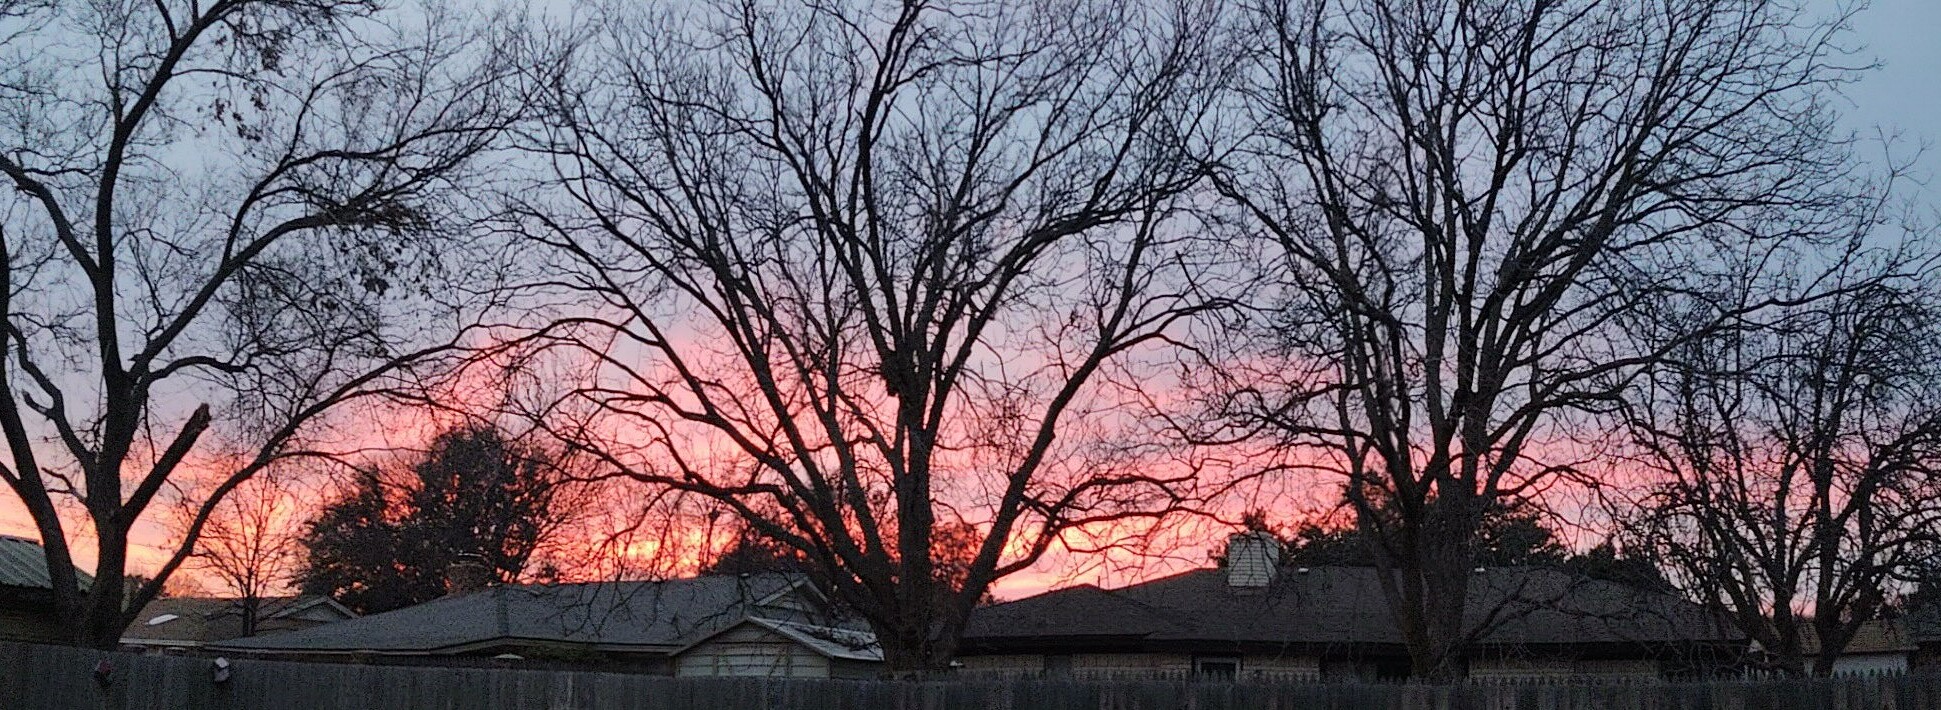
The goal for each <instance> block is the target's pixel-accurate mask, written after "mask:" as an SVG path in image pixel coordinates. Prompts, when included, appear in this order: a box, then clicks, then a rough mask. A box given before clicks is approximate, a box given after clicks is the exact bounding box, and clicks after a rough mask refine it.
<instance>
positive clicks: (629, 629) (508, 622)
mask: <svg viewBox="0 0 1941 710" xmlns="http://www.w3.org/2000/svg"><path fill="white" fill-rule="evenodd" d="M803 583H804V580H803V578H801V577H799V576H797V575H788V574H753V575H743V576H739V577H737V576H725V575H724V576H712V577H697V578H693V579H675V580H666V581H657V582H600V583H588V584H559V585H506V586H495V587H489V588H487V589H484V590H480V591H477V592H473V593H470V594H464V595H457V596H449V597H445V598H442V599H436V600H433V601H430V602H426V603H424V604H419V605H417V606H411V607H405V608H403V609H398V610H395V611H389V612H384V613H381V614H372V615H369V616H365V617H362V618H357V619H351V620H348V621H340V622H336V623H332V624H325V625H322V626H317V627H313V628H309V629H303V630H300V631H291V632H288V633H282V634H276V635H273V636H258V637H253V638H246V639H237V640H234V641H227V642H223V643H220V644H212V647H215V648H219V649H226V650H235V651H243V652H255V653H265V654H277V653H285V654H335V653H370V654H378V655H384V654H398V655H448V654H459V653H465V652H468V651H472V650H477V649H482V648H489V647H492V646H495V645H501V644H505V643H508V642H539V643H549V644H571V645H578V646H584V647H589V648H594V649H599V650H627V651H647V652H667V651H672V650H674V649H677V648H680V647H681V646H682V645H683V644H685V643H686V642H687V640H689V639H691V638H693V637H695V636H696V635H699V634H705V633H709V632H712V631H714V630H716V629H719V628H720V627H722V626H724V625H728V624H732V623H735V622H737V621H740V620H741V619H742V618H743V617H744V616H746V615H747V612H748V610H749V609H750V608H752V607H753V606H755V605H756V604H757V603H758V602H761V601H762V600H764V599H767V598H770V597H773V596H775V595H777V594H780V593H781V592H784V591H786V590H788V589H791V588H794V587H796V586H798V585H800V584H803Z"/></svg>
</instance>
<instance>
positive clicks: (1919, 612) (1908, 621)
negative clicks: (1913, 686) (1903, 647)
mask: <svg viewBox="0 0 1941 710" xmlns="http://www.w3.org/2000/svg"><path fill="white" fill-rule="evenodd" d="M1901 623H1902V625H1903V627H1904V628H1906V629H1907V639H1908V641H1910V642H1912V643H1913V644H1914V653H1913V654H1912V655H1911V656H1910V658H1909V661H1908V664H1909V667H1910V669H1911V670H1915V671H1937V670H1941V606H1928V607H1924V608H1918V609H1914V610H1913V611H1911V612H1909V613H1908V614H1907V616H1906V617H1904V618H1903V619H1902V620H1901Z"/></svg>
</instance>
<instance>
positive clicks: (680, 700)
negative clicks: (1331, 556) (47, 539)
mask: <svg viewBox="0 0 1941 710" xmlns="http://www.w3.org/2000/svg"><path fill="white" fill-rule="evenodd" d="M102 660H107V661H108V662H109V663H111V664H112V665H113V671H112V673H111V674H110V677H111V682H110V683H109V684H108V685H107V686H106V687H102V686H100V685H97V684H96V682H95V680H94V676H93V673H94V669H95V664H96V663H98V662H100V661H102ZM1937 702H1941V676H1936V675H1927V674H1914V675H1889V676H1869V677H1849V678H1832V679H1811V680H1760V681H1714V682H1707V683H1664V684H1656V683H1614V684H1586V683H1576V684H1572V683H1567V682H1548V681H1543V682H1528V683H1477V684H1470V685H1457V686H1425V685H1388V684H1328V683H1317V682H1312V681H1308V682H1301V681H1294V680H1277V681H1247V680H1242V681H1239V682H1228V683H1220V682H1192V681H1187V680H1133V679H1072V680H1054V679H1034V678H982V679H977V678H964V679H951V680H936V681H923V682H889V681H857V680H783V679H762V678H670V677H665V676H648V675H634V674H623V673H601V672H592V671H570V670H504V669H492V668H446V667H438V666H389V665H355V664H322V663H284V662H275V661H256V660H233V661H232V673H231V677H230V681H229V682H228V683H223V684H217V683H215V682H214V681H213V669H212V667H211V665H210V659H207V658H194V657H173V656H141V655H134V654H125V653H103V652H99V651H90V650H86V649H75V648H65V647H59V646H38V645H30V644H14V643H0V708H22V709H23V710H37V709H39V708H58V709H60V710H74V709H85V710H96V709H98V710H164V709H167V710H257V709H267V708H277V709H285V708H287V709H288V710H369V709H371V708H426V709H430V710H501V709H503V710H513V709H515V708H516V709H519V710H527V709H546V710H767V709H769V708H830V709H831V710H878V709H893V710H1053V709H1057V710H1064V709H1067V708H1071V709H1076V710H1091V709H1096V710H1283V709H1286V710H1293V709H1295V708H1301V709H1307V708H1317V709H1329V710H1334V709H1340V710H1349V709H1354V708H1398V709H1400V710H1590V709H1592V708H1597V709H1599V710H1602V709H1605V708H1612V709H1617V708H1624V709H1631V710H1701V709H1703V710H1749V709H1752V708H1772V709H1773V710H1796V709H1797V710H1807V709H1808V708H1846V709H1851V710H1874V709H1876V708H1878V709H1882V710H1887V709H1892V710H1902V709H1907V710H1913V709H1915V708H1929V707H1937V705H1936V703H1937Z"/></svg>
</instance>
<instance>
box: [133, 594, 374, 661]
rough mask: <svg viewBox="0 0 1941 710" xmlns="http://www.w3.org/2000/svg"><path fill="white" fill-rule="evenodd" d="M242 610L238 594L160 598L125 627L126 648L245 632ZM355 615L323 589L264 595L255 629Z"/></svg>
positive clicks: (183, 647) (174, 646) (173, 646)
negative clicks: (318, 592)
mask: <svg viewBox="0 0 1941 710" xmlns="http://www.w3.org/2000/svg"><path fill="white" fill-rule="evenodd" d="M243 615H244V613H243V603H242V600H240V599H228V598H211V597H170V598H163V599H156V600H154V601H152V602H149V603H148V606H145V607H142V611H141V614H140V615H137V616H136V617H135V622H134V623H133V624H130V625H129V627H128V630H126V631H123V632H122V636H121V646H122V650H127V651H147V652H150V653H165V652H173V653H180V652H184V651H192V650H197V649H201V648H202V647H204V646H207V645H208V644H210V643H215V642H220V641H229V640H232V639H237V638H242V637H243V636H244V635H245V634H244V633H243ZM355 618H357V613H356V612H353V611H351V610H350V609H348V608H345V607H344V605H342V604H339V603H337V601H336V600H334V599H331V598H330V597H327V596H323V595H317V594H311V595H304V596H285V597H266V598H264V599H261V600H259V601H258V602H257V610H256V629H255V633H254V634H253V635H256V636H261V635H266V634H275V633H283V632H288V631H295V630H298V629H307V628H310V627H312V626H317V625H319V624H328V623H332V622H337V621H344V620H347V619H355Z"/></svg>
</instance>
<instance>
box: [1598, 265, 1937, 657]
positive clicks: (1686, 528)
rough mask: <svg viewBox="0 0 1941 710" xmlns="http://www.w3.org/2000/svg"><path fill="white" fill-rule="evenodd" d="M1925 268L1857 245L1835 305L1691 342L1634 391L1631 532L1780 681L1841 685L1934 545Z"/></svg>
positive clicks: (1932, 300)
mask: <svg viewBox="0 0 1941 710" xmlns="http://www.w3.org/2000/svg"><path fill="white" fill-rule="evenodd" d="M1921 272H1931V266H1927V265H1924V264H1922V263H1920V262H1918V261H1916V262H1912V263H1910V262H1909V261H1908V257H1907V256H1906V255H1905V254H1899V253H1891V252H1882V251H1880V250H1876V249H1866V248H1863V247H1862V245H1861V244H1858V243H1857V244H1856V245H1854V251H1853V252H1850V253H1848V254H1845V255H1843V256H1842V258H1840V259H1838V260H1837V265H1836V267H1835V269H1834V271H1833V272H1832V273H1831V274H1830V275H1829V276H1827V277H1826V278H1827V280H1828V281H1830V282H1832V283H1833V284H1835V285H1837V286H1838V287H1839V288H1838V289H1837V290H1836V292H1835V293H1834V294H1833V295H1832V296H1830V297H1828V298H1825V299H1822V300H1819V301H1816V302H1813V303H1811V304H1807V305H1804V306H1801V307H1797V308H1794V309H1790V310H1789V311H1788V312H1786V313H1785V314H1783V316H1782V317H1780V318H1778V319H1776V320H1775V321H1774V322H1772V323H1766V324H1762V325H1761V327H1758V328H1748V329H1736V330H1733V331H1730V332H1725V333H1720V334H1719V335H1717V336H1716V337H1710V338H1705V339H1702V340H1698V341H1695V342H1693V343H1691V344H1689V345H1687V346H1685V347H1682V348H1680V349H1679V350H1678V351H1677V352H1676V354H1675V357H1674V358H1672V359H1670V360H1668V361H1667V362H1666V363H1665V364H1664V365H1662V366H1661V367H1659V368H1656V369H1654V371H1653V373H1652V375H1651V376H1650V377H1649V379H1648V383H1649V385H1650V386H1649V387H1646V388H1641V389H1640V390H1639V391H1638V393H1637V397H1638V401H1639V404H1638V406H1637V407H1636V408H1635V409H1634V410H1633V412H1634V416H1633V417H1632V424H1633V427H1632V428H1633V430H1634V431H1635V432H1636V433H1637V435H1638V437H1637V438H1638V443H1639V445H1640V450H1641V452H1642V456H1641V457H1640V458H1639V459H1638V461H1639V462H1640V463H1642V464H1644V465H1643V466H1642V467H1641V468H1643V469H1644V470H1645V471H1649V472H1652V473H1655V474H1656V477H1655V479H1654V480H1653V481H1652V482H1651V487H1650V488H1649V489H1648V491H1646V493H1647V495H1646V497H1645V498H1644V500H1643V504H1642V505H1641V506H1640V507H1639V508H1638V509H1636V510H1635V511H1633V512H1634V515H1633V516H1632V518H1631V519H1629V520H1627V521H1626V524H1625V525H1624V529H1625V530H1626V531H1627V536H1628V537H1629V538H1631V540H1632V541H1633V544H1634V545H1638V546H1642V547H1644V548H1645V549H1650V550H1652V551H1653V552H1654V553H1655V555H1656V556H1657V557H1658V558H1659V559H1661V560H1662V562H1663V564H1665V565H1666V566H1668V567H1669V568H1670V570H1671V571H1672V572H1673V574H1672V578H1673V580H1674V581H1676V582H1678V583H1680V584H1681V586H1683V587H1685V589H1686V590H1687V591H1688V592H1689V593H1691V594H1692V595H1693V596H1695V597H1697V598H1699V599H1701V600H1703V601H1704V602H1706V603H1707V604H1709V605H1711V606H1712V607H1713V608H1715V609H1719V610H1721V611H1723V612H1724V613H1726V614H1728V615H1729V616H1730V618H1731V619H1732V621H1733V624H1734V625H1735V626H1737V627H1738V628H1739V629H1740V630H1742V631H1744V632H1745V634H1746V636H1747V638H1749V639H1752V640H1754V641H1756V642H1758V644H1759V646H1760V648H1761V649H1762V650H1763V651H1764V652H1765V653H1766V654H1767V656H1768V657H1769V658H1768V660H1769V661H1770V662H1771V664H1772V665H1773V666H1774V667H1775V668H1777V669H1779V670H1781V671H1785V672H1790V673H1794V674H1799V673H1804V672H1807V671H1809V670H1810V671H1811V672H1812V673H1814V674H1815V675H1828V674H1830V673H1832V671H1833V663H1834V660H1835V659H1836V658H1838V657H1839V656H1840V654H1841V653H1842V651H1843V650H1844V649H1845V648H1846V646H1847V644H1848V643H1849V642H1850V641H1851V640H1852V639H1853V637H1854V634H1855V632H1856V630H1857V629H1859V627H1860V626H1861V625H1862V624H1865V623H1867V622H1869V621H1873V620H1876V619H1879V618H1881V614H1882V612H1883V611H1884V607H1885V606H1886V604H1887V603H1888V602H1889V600H1890V598H1889V596H1888V593H1889V590H1890V589H1892V588H1894V587H1895V586H1897V585H1898V584H1900V583H1910V582H1912V581H1914V579H1915V577H1916V576H1918V574H1919V569H1918V568H1917V567H1918V565H1919V564H1920V563H1921V562H1922V561H1923V560H1925V559H1926V558H1927V555H1926V554H1925V553H1926V551H1927V550H1928V549H1930V548H1929V547H1928V546H1930V545H1932V544H1934V543H1935V542H1936V541H1937V538H1941V469H1937V467H1936V466H1937V464H1938V463H1941V368H1938V367H1937V364H1936V360H1935V355H1936V353H1937V351H1938V350H1941V313H1937V312H1936V310H1935V309H1936V303H1937V300H1936V297H1937V296H1938V295H1941V294H1937V293H1936V292H1935V291H1934V289H1933V285H1932V282H1931V279H1932V275H1931V273H1930V274H1922V273H1921ZM1808 638H1817V648H1818V652H1817V653H1816V654H1812V656H1811V657H1808V654H1807V653H1806V648H1807V646H1806V644H1805V641H1806V639H1808Z"/></svg>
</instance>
